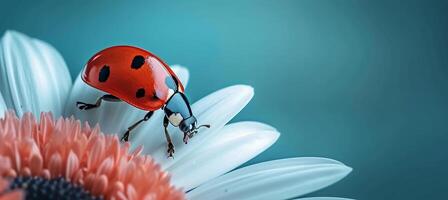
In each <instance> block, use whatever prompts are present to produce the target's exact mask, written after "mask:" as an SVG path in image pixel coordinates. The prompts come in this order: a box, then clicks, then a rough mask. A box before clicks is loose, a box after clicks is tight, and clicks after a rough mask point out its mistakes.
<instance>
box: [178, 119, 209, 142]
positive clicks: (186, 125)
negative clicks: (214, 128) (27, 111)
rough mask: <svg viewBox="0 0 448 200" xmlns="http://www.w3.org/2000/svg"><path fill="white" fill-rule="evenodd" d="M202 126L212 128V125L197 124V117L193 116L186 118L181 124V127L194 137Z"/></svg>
mask: <svg viewBox="0 0 448 200" xmlns="http://www.w3.org/2000/svg"><path fill="white" fill-rule="evenodd" d="M201 127H206V128H210V125H208V124H206V125H200V126H198V125H197V121H196V117H194V116H191V117H189V118H187V119H184V120H182V121H181V122H180V124H179V129H180V130H181V131H182V132H184V133H185V134H187V135H188V137H190V138H192V137H193V136H194V135H195V134H196V133H198V129H199V128H201Z"/></svg>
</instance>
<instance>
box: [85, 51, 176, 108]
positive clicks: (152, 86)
mask: <svg viewBox="0 0 448 200" xmlns="http://www.w3.org/2000/svg"><path fill="white" fill-rule="evenodd" d="M82 79H83V80H84V82H86V83H87V84H89V85H90V86H92V87H94V88H97V89H99V90H102V91H104V92H106V93H109V94H111V95H113V96H116V97H118V98H119V99H121V100H123V101H125V102H127V103H129V104H131V105H133V106H135V107H137V108H139V109H142V110H148V111H153V110H157V109H159V108H161V107H162V106H163V105H164V104H165V103H166V101H167V100H168V98H169V97H170V95H172V94H173V93H175V92H177V91H179V92H184V87H183V86H182V83H181V82H180V81H179V79H178V78H177V76H176V74H174V72H173V71H172V70H171V68H170V67H169V66H168V65H167V64H165V63H164V62H163V61H162V60H161V59H160V58H158V57H157V56H156V55H154V54H152V53H151V52H148V51H146V50H144V49H141V48H138V47H133V46H114V47H110V48H107V49H104V50H102V51H100V52H98V53H96V54H95V55H94V56H93V57H92V58H91V59H90V60H89V61H88V62H87V65H86V67H85V69H84V72H83V74H82ZM170 89H171V91H170Z"/></svg>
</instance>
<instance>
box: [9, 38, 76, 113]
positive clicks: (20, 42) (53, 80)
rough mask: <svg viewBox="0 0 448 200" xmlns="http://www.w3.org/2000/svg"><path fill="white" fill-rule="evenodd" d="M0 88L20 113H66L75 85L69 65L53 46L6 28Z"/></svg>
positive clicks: (11, 105)
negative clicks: (68, 97)
mask: <svg viewBox="0 0 448 200" xmlns="http://www.w3.org/2000/svg"><path fill="white" fill-rule="evenodd" d="M0 78H1V86H0V91H1V93H2V95H3V98H4V101H5V103H6V105H7V107H9V108H13V109H14V110H15V111H16V113H17V114H18V115H19V116H20V115H22V114H23V113H24V112H33V113H34V115H35V116H37V117H38V116H40V112H42V111H51V112H52V113H53V115H54V116H56V117H58V116H60V115H61V114H62V110H63V106H64V104H65V99H66V97H67V95H68V93H69V91H70V88H71V84H72V82H71V77H70V74H69V72H68V68H67V66H66V64H65V62H64V60H63V58H62V56H61V55H60V54H59V52H58V51H57V50H56V49H54V48H53V47H52V46H51V45H49V44H47V43H45V42H43V41H41V40H37V39H34V38H31V37H28V36H26V35H24V34H22V33H19V32H16V31H6V32H5V34H4V36H3V37H2V39H1V45H0Z"/></svg>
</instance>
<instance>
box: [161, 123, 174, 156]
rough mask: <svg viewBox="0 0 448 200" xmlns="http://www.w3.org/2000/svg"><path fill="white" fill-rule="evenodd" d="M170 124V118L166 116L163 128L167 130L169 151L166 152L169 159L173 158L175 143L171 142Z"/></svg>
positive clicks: (166, 136)
mask: <svg viewBox="0 0 448 200" xmlns="http://www.w3.org/2000/svg"><path fill="white" fill-rule="evenodd" d="M168 122H169V121H168V118H167V117H166V116H165V118H163V127H164V128H165V138H166V143H167V144H168V150H167V151H166V152H168V157H172V158H173V154H174V145H173V142H172V141H171V137H170V134H169V133H168Z"/></svg>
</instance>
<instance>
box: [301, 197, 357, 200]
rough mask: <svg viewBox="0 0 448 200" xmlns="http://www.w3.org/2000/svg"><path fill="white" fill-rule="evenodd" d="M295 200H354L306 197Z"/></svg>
mask: <svg viewBox="0 0 448 200" xmlns="http://www.w3.org/2000/svg"><path fill="white" fill-rule="evenodd" d="M296 200H354V199H347V198H340V197H307V198H298V199H296Z"/></svg>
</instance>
